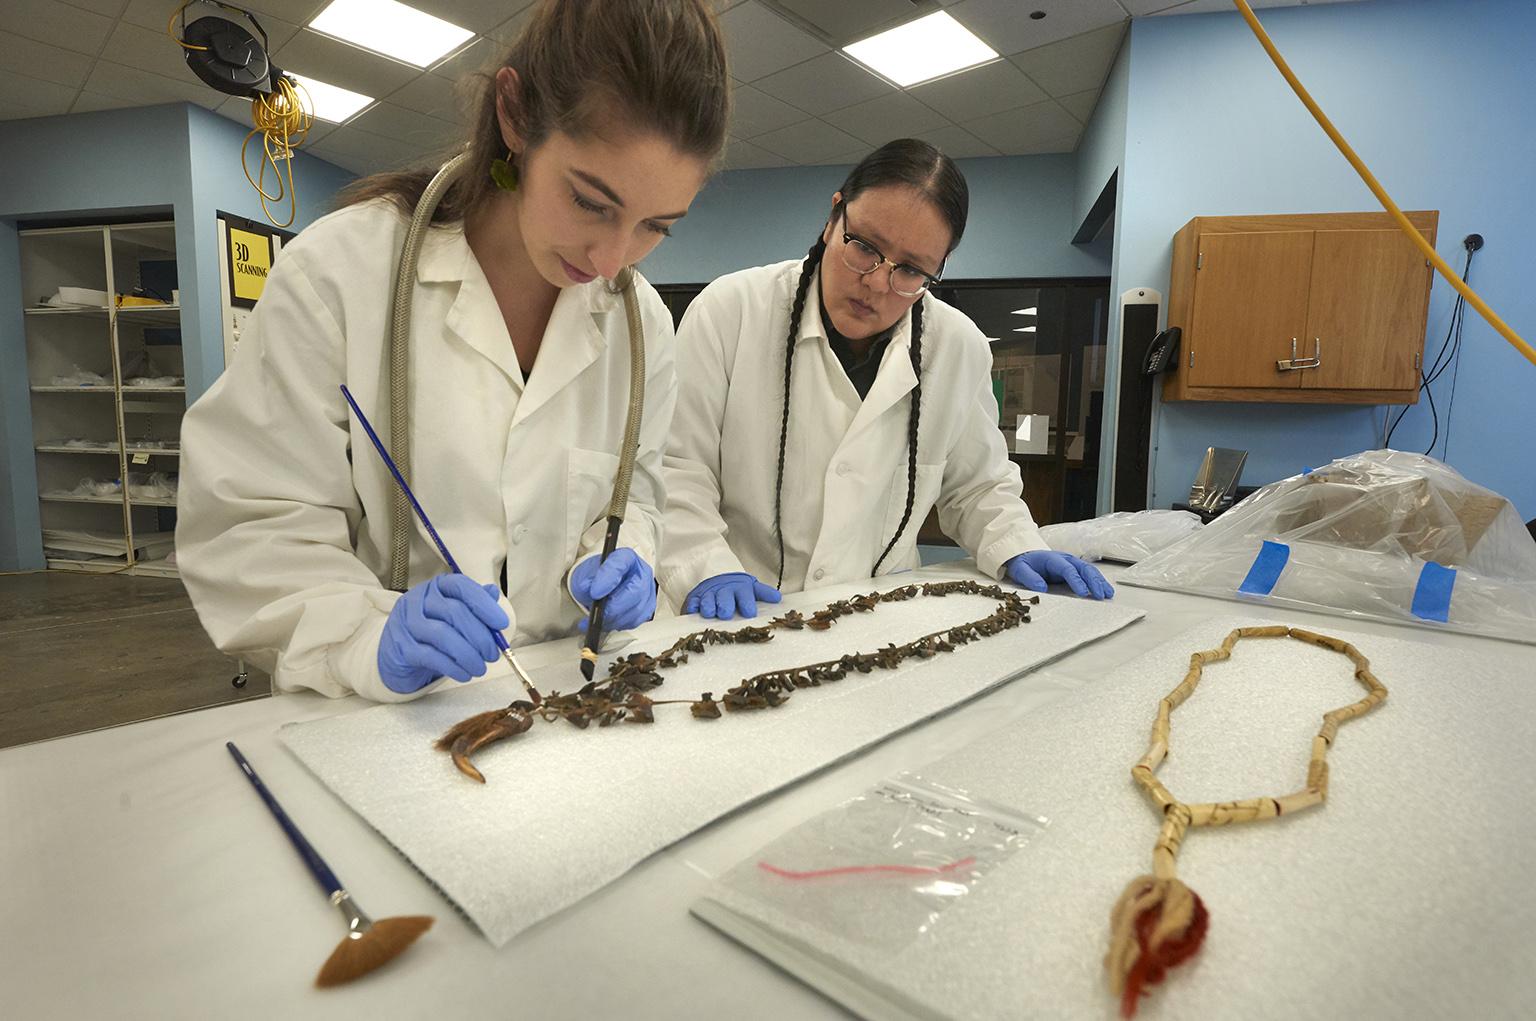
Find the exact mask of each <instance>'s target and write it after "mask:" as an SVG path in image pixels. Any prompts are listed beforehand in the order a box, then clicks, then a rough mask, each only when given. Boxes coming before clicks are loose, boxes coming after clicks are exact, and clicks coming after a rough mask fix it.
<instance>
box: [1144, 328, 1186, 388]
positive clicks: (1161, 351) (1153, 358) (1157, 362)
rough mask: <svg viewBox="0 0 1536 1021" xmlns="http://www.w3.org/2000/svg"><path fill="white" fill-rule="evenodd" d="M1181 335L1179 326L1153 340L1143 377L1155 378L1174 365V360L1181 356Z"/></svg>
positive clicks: (1148, 349) (1148, 347) (1148, 348)
mask: <svg viewBox="0 0 1536 1021" xmlns="http://www.w3.org/2000/svg"><path fill="white" fill-rule="evenodd" d="M1181 333H1182V331H1181V330H1180V329H1179V328H1178V327H1177V326H1170V327H1168V328H1167V329H1166V330H1164V331H1163V332H1162V333H1159V334H1158V335H1157V336H1155V337H1153V338H1152V343H1151V344H1149V345H1148V346H1147V360H1146V363H1145V364H1144V365H1143V366H1142V367H1141V373H1142V375H1144V376H1155V375H1157V374H1158V373H1159V372H1162V371H1163V370H1164V369H1167V368H1168V367H1170V366H1171V365H1173V360H1174V359H1175V358H1177V357H1178V355H1179V336H1180V335H1181Z"/></svg>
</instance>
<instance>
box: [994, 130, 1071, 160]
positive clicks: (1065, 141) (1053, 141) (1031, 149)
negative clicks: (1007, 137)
mask: <svg viewBox="0 0 1536 1021" xmlns="http://www.w3.org/2000/svg"><path fill="white" fill-rule="evenodd" d="M1080 137H1082V136H1081V134H1077V135H1058V136H1057V137H1055V138H1047V139H1044V140H1043V141H1039V142H1030V143H1028V144H1026V145H1021V146H1019V147H1018V149H1017V150H1015V151H1014V152H1012V153H1009V155H1010V156H1045V155H1049V154H1051V153H1063V152H1075V151H1076V150H1077V140H1078V139H1079V138H1080Z"/></svg>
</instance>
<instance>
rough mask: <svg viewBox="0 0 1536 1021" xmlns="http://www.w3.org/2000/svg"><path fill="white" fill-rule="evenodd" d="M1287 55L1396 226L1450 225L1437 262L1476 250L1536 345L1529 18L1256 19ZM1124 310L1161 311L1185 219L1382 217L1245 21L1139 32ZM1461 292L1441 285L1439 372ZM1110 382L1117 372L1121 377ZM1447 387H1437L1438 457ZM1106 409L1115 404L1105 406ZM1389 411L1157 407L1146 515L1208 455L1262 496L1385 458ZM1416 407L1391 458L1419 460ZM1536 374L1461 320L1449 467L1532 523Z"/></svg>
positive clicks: (1477, 323) (1333, 11) (1535, 38)
mask: <svg viewBox="0 0 1536 1021" xmlns="http://www.w3.org/2000/svg"><path fill="white" fill-rule="evenodd" d="M1261 17H1262V19H1263V21H1264V24H1265V25H1266V27H1267V28H1268V29H1269V31H1270V34H1271V35H1272V36H1273V38H1274V40H1275V43H1276V45H1277V46H1278V47H1279V48H1280V50H1281V52H1282V53H1283V54H1285V56H1286V58H1287V59H1288V60H1289V61H1290V63H1291V65H1292V67H1293V68H1294V69H1295V70H1296V72H1297V74H1298V76H1299V77H1300V78H1301V79H1302V81H1303V82H1304V83H1306V85H1307V86H1308V88H1309V89H1310V91H1311V92H1312V94H1313V96H1314V97H1315V98H1316V99H1317V100H1318V102H1319V103H1320V104H1321V105H1322V107H1323V109H1324V110H1325V111H1327V113H1328V114H1329V116H1330V117H1331V118H1332V119H1333V120H1334V122H1335V123H1336V124H1337V125H1338V127H1339V128H1340V130H1341V131H1342V132H1343V133H1344V135H1345V136H1346V137H1347V138H1348V139H1349V140H1350V141H1351V143H1352V144H1353V146H1354V147H1355V149H1356V151H1357V152H1359V153H1360V154H1361V156H1362V157H1363V158H1364V159H1365V161H1366V162H1367V163H1368V164H1369V165H1371V167H1372V169H1373V170H1374V171H1375V172H1376V174H1377V176H1378V177H1379V178H1380V179H1381V180H1382V182H1383V184H1384V185H1385V186H1386V188H1387V190H1388V191H1389V192H1390V193H1391V194H1392V195H1393V197H1394V198H1395V199H1396V200H1397V201H1398V203H1399V204H1401V205H1402V206H1403V207H1404V208H1414V209H1438V210H1440V228H1439V236H1438V240H1437V245H1436V247H1437V248H1438V250H1439V252H1440V254H1441V255H1442V256H1444V257H1445V258H1446V259H1447V261H1449V262H1451V264H1452V265H1454V266H1456V267H1457V268H1459V267H1460V265H1461V261H1462V255H1461V239H1462V237H1463V236H1465V235H1466V234H1468V233H1471V232H1474V231H1475V232H1478V233H1481V234H1482V235H1483V236H1484V237H1485V238H1486V239H1487V247H1486V248H1484V249H1483V250H1482V251H1481V252H1480V253H1479V254H1478V256H1477V259H1476V262H1475V263H1474V266H1473V275H1472V280H1473V284H1474V286H1475V287H1476V288H1477V290H1478V291H1479V292H1480V293H1481V294H1482V295H1483V297H1484V298H1486V299H1487V300H1488V301H1489V303H1490V304H1491V305H1492V306H1493V307H1494V308H1495V309H1496V310H1498V311H1499V313H1500V314H1501V315H1502V316H1503V317H1504V319H1505V320H1506V321H1508V322H1510V323H1511V324H1513V325H1514V326H1515V328H1516V329H1517V330H1518V331H1520V332H1521V333H1522V334H1523V335H1524V336H1525V337H1526V338H1527V339H1530V338H1531V337H1532V336H1533V335H1536V288H1532V287H1531V286H1530V284H1529V281H1528V276H1529V271H1530V267H1531V265H1532V264H1533V263H1536V208H1533V205H1532V203H1531V200H1530V187H1531V174H1532V169H1531V168H1532V167H1533V166H1536V90H1533V88H1532V78H1531V70H1530V68H1531V66H1532V64H1531V61H1532V59H1533V58H1532V54H1533V53H1536V4H1532V3H1530V2H1529V0H1373V2H1365V3H1358V4H1338V5H1333V4H1329V5H1322V6H1311V7H1298V8H1284V9H1270V10H1265V11H1262V12H1261ZM1128 69H1129V90H1128V111H1127V117H1126V122H1127V128H1126V138H1125V155H1124V164H1125V172H1124V174H1123V175H1122V194H1121V215H1120V216H1119V217H1118V218H1117V219H1118V221H1119V228H1118V230H1117V245H1116V267H1115V273H1114V283H1113V285H1112V286H1113V287H1114V288H1115V290H1116V292H1117V293H1118V292H1119V291H1122V290H1124V289H1125V288H1127V287H1131V286H1136V285H1139V284H1146V285H1151V286H1153V287H1157V288H1158V289H1159V290H1163V291H1164V292H1166V290H1167V286H1168V276H1169V267H1170V257H1171V250H1172V238H1173V234H1174V232H1175V231H1177V230H1178V229H1179V228H1180V227H1181V226H1183V224H1184V223H1185V222H1187V221H1188V220H1189V219H1190V217H1192V216H1196V215H1226V214H1242V213H1281V212H1285V213H1292V212H1338V211H1348V210H1373V209H1376V208H1378V207H1377V205H1376V203H1375V199H1374V198H1373V197H1372V196H1371V194H1370V192H1369V191H1367V190H1366V188H1365V186H1364V185H1363V184H1361V183H1360V181H1359V179H1358V178H1357V177H1356V176H1355V174H1354V172H1353V171H1352V170H1351V169H1350V168H1349V166H1348V164H1346V163H1345V162H1344V160H1343V158H1342V157H1341V156H1340V155H1339V154H1338V153H1337V151H1336V150H1335V149H1334V148H1333V146H1332V144H1331V143H1330V142H1329V141H1328V140H1327V138H1326V137H1325V136H1324V135H1323V134H1322V132H1321V130H1320V129H1319V128H1318V127H1317V126H1316V124H1315V123H1314V122H1313V121H1312V119H1311V118H1310V116H1309V115H1308V114H1307V113H1306V111H1305V110H1304V109H1303V107H1302V106H1301V104H1300V103H1299V102H1298V101H1297V99H1296V98H1295V96H1294V95H1293V94H1292V93H1291V91H1290V89H1289V88H1288V87H1287V86H1286V85H1285V83H1284V81H1283V80H1282V79H1281V78H1280V76H1279V74H1278V73H1277V72H1276V71H1275V69H1274V68H1273V66H1272V65H1271V64H1270V63H1269V61H1268V59H1267V58H1266V57H1265V55H1264V53H1263V51H1262V50H1261V49H1260V48H1259V45H1258V43H1257V42H1256V41H1255V40H1254V39H1253V37H1252V35H1251V34H1250V32H1249V31H1248V29H1247V27H1246V26H1245V25H1244V24H1243V22H1242V21H1241V20H1240V19H1239V18H1238V17H1237V16H1236V15H1235V14H1210V15H1198V16H1183V17H1171V18H1145V19H1138V20H1137V21H1136V22H1134V23H1133V25H1132V30H1131V44H1130V55H1129V65H1128ZM1453 297H1454V292H1453V291H1452V290H1451V288H1450V287H1449V286H1448V285H1446V284H1445V283H1444V282H1443V281H1439V280H1437V282H1436V283H1435V286H1434V289H1433V292H1432V297H1431V301H1430V311H1429V331H1428V332H1429V337H1430V338H1431V343H1430V347H1429V357H1431V358H1432V357H1433V354H1434V351H1435V349H1436V348H1438V346H1439V342H1440V340H1441V338H1443V336H1444V334H1445V329H1446V326H1447V322H1448V318H1449V314H1450V308H1451V304H1452V298H1453ZM1111 368H1113V363H1112V364H1111ZM1449 382H1450V376H1449V375H1447V376H1446V377H1445V378H1444V379H1442V381H1441V383H1440V384H1438V385H1437V387H1436V397H1437V399H1438V403H1439V405H1440V409H1441V423H1442V427H1441V437H1442V443H1443V442H1444V435H1445V428H1444V420H1445V405H1446V403H1447V398H1448V397H1449V393H1450V388H1449ZM1107 403H1108V402H1107ZM1384 414H1385V412H1384V409H1382V408H1370V407H1344V406H1341V407H1337V408H1319V407H1316V406H1309V405H1255V404H1204V403H1191V402H1182V403H1173V404H1165V405H1162V406H1161V407H1160V408H1159V411H1158V420H1157V423H1156V428H1155V433H1154V435H1155V437H1156V450H1155V453H1154V462H1153V463H1154V479H1153V497H1154V505H1155V506H1164V507H1166V506H1168V504H1169V502H1170V501H1172V500H1175V499H1180V498H1182V497H1183V496H1184V495H1187V493H1188V487H1189V483H1190V480H1191V479H1192V478H1193V476H1194V472H1195V470H1196V467H1197V466H1198V462H1199V459H1200V457H1201V456H1202V455H1203V452H1204V449H1205V448H1206V447H1207V446H1209V445H1217V446H1227V447H1240V448H1246V449H1247V450H1248V451H1249V459H1248V467H1247V471H1246V472H1245V481H1247V482H1250V483H1262V482H1268V481H1273V480H1275V479H1278V478H1283V477H1286V476H1288V475H1292V474H1294V473H1296V472H1298V471H1300V470H1302V469H1303V468H1305V467H1308V466H1312V465H1317V464H1321V463H1324V462H1327V461H1329V460H1331V459H1332V458H1335V457H1338V456H1341V455H1344V454H1349V453H1353V452H1356V451H1360V450H1366V449H1371V448H1374V447H1377V446H1380V444H1381V426H1382V422H1383V419H1384ZM1430 432H1431V427H1430V415H1429V408H1428V404H1427V403H1426V402H1424V401H1422V400H1421V401H1420V403H1419V405H1417V406H1415V407H1414V408H1413V409H1412V410H1410V411H1409V413H1408V415H1407V418H1406V419H1405V420H1404V423H1403V425H1402V427H1400V428H1399V429H1398V432H1397V435H1396V437H1395V439H1394V446H1396V447H1398V448H1399V449H1408V450H1412V449H1417V450H1421V451H1422V450H1424V449H1425V448H1426V447H1427V446H1428V444H1429V440H1430ZM1533 435H1536V366H1532V365H1531V364H1530V363H1528V362H1527V361H1525V360H1524V359H1523V358H1521V357H1520V356H1519V355H1518V354H1517V353H1516V352H1515V351H1514V349H1513V348H1511V347H1510V346H1509V345H1508V344H1507V343H1505V342H1504V341H1503V340H1502V339H1501V338H1499V337H1498V335H1497V334H1495V333H1494V332H1493V331H1492V330H1491V329H1490V328H1489V327H1488V326H1487V325H1486V324H1485V323H1483V322H1482V320H1481V319H1479V318H1478V317H1477V316H1476V314H1475V313H1472V312H1470V311H1469V313H1468V316H1467V321H1466V337H1465V342H1464V350H1463V354H1462V358H1461V369H1460V379H1459V381H1458V386H1457V395H1456V405H1455V414H1454V421H1453V428H1452V436H1451V439H1450V443H1449V449H1448V450H1444V449H1443V448H1442V446H1441V445H1440V444H1437V446H1436V448H1435V453H1436V456H1440V457H1442V458H1443V459H1444V460H1446V461H1447V462H1448V463H1449V464H1451V465H1452V466H1453V467H1455V468H1457V469H1458V470H1459V471H1461V472H1462V473H1463V474H1464V475H1466V476H1468V477H1469V478H1471V479H1472V480H1474V481H1476V482H1478V483H1480V484H1482V485H1485V486H1488V487H1490V488H1492V489H1494V490H1497V491H1498V492H1501V493H1503V494H1504V495H1505V496H1507V497H1508V498H1509V499H1511V500H1512V501H1513V502H1514V503H1515V505H1516V507H1517V509H1518V510H1519V511H1520V513H1521V516H1522V517H1524V518H1531V517H1536V448H1533V444H1532V441H1531V437H1532V436H1533Z"/></svg>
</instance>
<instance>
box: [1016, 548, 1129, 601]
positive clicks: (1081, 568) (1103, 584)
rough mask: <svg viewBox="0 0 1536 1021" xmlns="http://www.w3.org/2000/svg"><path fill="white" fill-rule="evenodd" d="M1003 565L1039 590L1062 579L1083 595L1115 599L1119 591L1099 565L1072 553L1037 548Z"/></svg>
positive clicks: (1019, 581)
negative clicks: (1096, 565)
mask: <svg viewBox="0 0 1536 1021" xmlns="http://www.w3.org/2000/svg"><path fill="white" fill-rule="evenodd" d="M1003 566H1004V567H1005V568H1006V569H1007V570H1006V574H1007V576H1008V580H1009V581H1011V582H1013V583H1014V584H1015V585H1020V586H1022V587H1024V588H1027V589H1031V590H1032V591H1035V592H1044V591H1045V587H1046V583H1047V582H1052V581H1060V582H1065V583H1066V585H1067V587H1068V588H1070V589H1071V590H1072V591H1073V592H1074V593H1075V594H1077V595H1080V596H1090V597H1092V598H1094V599H1112V598H1114V595H1115V588H1114V586H1113V585H1111V584H1110V583H1109V582H1108V581H1107V580H1105V578H1104V575H1102V574H1100V573H1099V569H1098V568H1097V567H1094V566H1093V565H1092V564H1090V563H1088V562H1087V561H1086V560H1081V559H1079V558H1078V557H1074V556H1073V555H1072V554H1070V553H1058V552H1056V551H1055V550H1048V549H1037V550H1032V551H1031V552H1029V553H1020V554H1019V555H1018V556H1016V557H1014V558H1013V559H1012V560H1010V561H1008V562H1007V563H1006V564H1004V565H1003Z"/></svg>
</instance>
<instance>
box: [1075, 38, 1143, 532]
mask: <svg viewBox="0 0 1536 1021" xmlns="http://www.w3.org/2000/svg"><path fill="white" fill-rule="evenodd" d="M1130 39H1131V37H1130V33H1126V37H1125V40H1124V41H1123V42H1122V43H1121V44H1120V52H1119V53H1117V54H1116V55H1115V63H1114V65H1113V66H1112V67H1111V68H1110V71H1109V78H1108V79H1107V80H1106V81H1105V82H1104V89H1103V91H1102V92H1101V93H1100V94H1099V102H1098V105H1097V106H1096V107H1095V108H1094V111H1093V117H1092V118H1091V119H1090V120H1089V121H1088V127H1087V128H1086V129H1085V130H1084V131H1083V138H1082V141H1081V142H1079V143H1078V146H1077V153H1076V158H1077V165H1076V168H1075V174H1076V181H1075V183H1074V190H1073V205H1072V219H1073V223H1074V224H1081V223H1082V222H1083V220H1084V219H1085V218H1086V217H1087V215H1088V211H1089V210H1090V209H1092V208H1093V204H1094V203H1095V202H1096V201H1098V198H1099V195H1100V194H1101V193H1102V192H1103V191H1104V187H1105V186H1106V185H1107V184H1108V183H1109V179H1110V178H1111V177H1116V186H1115V213H1114V223H1113V224H1112V226H1111V231H1110V236H1109V237H1108V238H1105V239H1101V240H1100V241H1098V242H1096V243H1095V246H1098V245H1105V246H1108V247H1109V255H1108V259H1109V263H1110V289H1109V293H1110V297H1111V299H1112V300H1111V302H1110V313H1109V336H1110V337H1112V338H1118V337H1119V336H1120V303H1119V300H1118V298H1119V294H1120V292H1121V291H1123V290H1125V288H1124V287H1123V286H1121V285H1120V268H1119V267H1120V232H1121V230H1122V229H1123V227H1124V216H1123V215H1122V208H1123V205H1124V202H1125V182H1124V178H1125V174H1124V167H1125V145H1126V134H1127V124H1126V117H1127V114H1128V112H1129V103H1130V80H1131V72H1130V63H1131V41H1130ZM1116 175H1118V177H1117V176H1116ZM1074 229H1075V228H1074ZM1104 371H1105V377H1104V378H1105V380H1106V387H1105V389H1106V393H1105V395H1104V422H1103V429H1102V434H1103V438H1104V441H1103V442H1102V443H1101V444H1100V445H1099V492H1098V510H1099V513H1101V514H1103V513H1107V512H1108V511H1109V510H1110V508H1112V507H1113V506H1114V480H1115V444H1114V442H1113V441H1114V436H1115V427H1116V419H1117V418H1118V416H1119V411H1120V408H1119V402H1118V401H1117V400H1116V399H1115V394H1116V393H1117V392H1118V391H1117V389H1116V384H1115V381H1116V380H1118V379H1119V378H1120V345H1119V344H1118V343H1115V342H1111V343H1110V345H1109V352H1108V357H1107V358H1105V360H1104Z"/></svg>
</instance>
